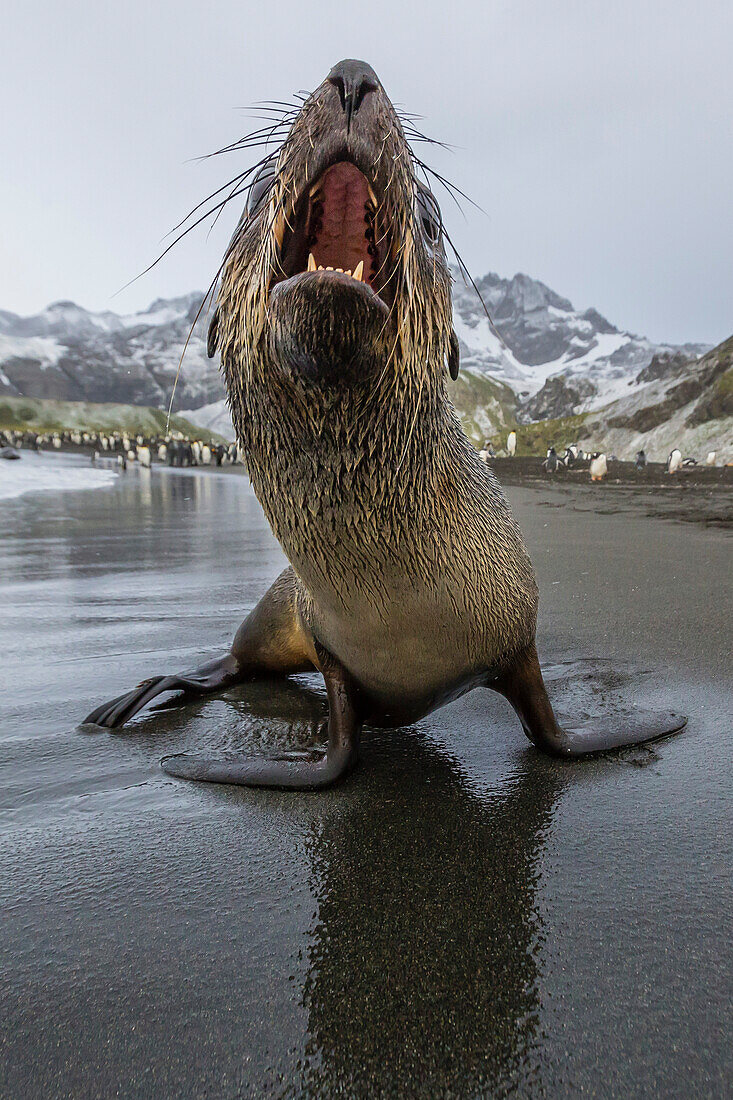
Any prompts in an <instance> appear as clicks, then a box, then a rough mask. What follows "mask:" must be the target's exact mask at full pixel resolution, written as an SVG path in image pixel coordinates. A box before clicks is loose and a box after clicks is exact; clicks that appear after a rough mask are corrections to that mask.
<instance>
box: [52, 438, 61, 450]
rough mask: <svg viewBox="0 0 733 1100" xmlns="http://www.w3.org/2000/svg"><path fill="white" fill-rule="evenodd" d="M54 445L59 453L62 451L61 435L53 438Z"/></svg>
mask: <svg viewBox="0 0 733 1100" xmlns="http://www.w3.org/2000/svg"><path fill="white" fill-rule="evenodd" d="M53 445H54V447H55V448H56V450H57V451H59V450H60V449H61V436H60V435H55V436H54V437H53Z"/></svg>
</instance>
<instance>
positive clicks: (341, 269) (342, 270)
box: [335, 267, 344, 275]
mask: <svg viewBox="0 0 733 1100" xmlns="http://www.w3.org/2000/svg"><path fill="white" fill-rule="evenodd" d="M335 270H336V271H340V272H341V274H342V275H343V273H344V269H343V268H342V267H337V268H335Z"/></svg>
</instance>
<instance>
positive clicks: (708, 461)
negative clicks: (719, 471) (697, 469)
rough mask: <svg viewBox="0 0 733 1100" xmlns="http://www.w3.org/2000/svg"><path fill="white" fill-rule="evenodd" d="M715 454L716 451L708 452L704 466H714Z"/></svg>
mask: <svg viewBox="0 0 733 1100" xmlns="http://www.w3.org/2000/svg"><path fill="white" fill-rule="evenodd" d="M716 454H717V451H708V457H707V458H706V459H705V465H706V466H714V465H715V456H716Z"/></svg>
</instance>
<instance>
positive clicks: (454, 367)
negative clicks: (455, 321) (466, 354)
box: [448, 329, 461, 382]
mask: <svg viewBox="0 0 733 1100" xmlns="http://www.w3.org/2000/svg"><path fill="white" fill-rule="evenodd" d="M460 361H461V349H460V346H459V343H458V337H457V336H456V334H455V331H454V330H453V329H451V330H450V347H449V349H448V371H449V373H450V376H451V378H452V379H453V381H454V382H455V380H456V378H457V377H458V367H459V366H460Z"/></svg>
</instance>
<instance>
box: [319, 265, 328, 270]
mask: <svg viewBox="0 0 733 1100" xmlns="http://www.w3.org/2000/svg"><path fill="white" fill-rule="evenodd" d="M318 270H319V271H325V270H326V269H325V268H324V266H323V264H319V265H318Z"/></svg>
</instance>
